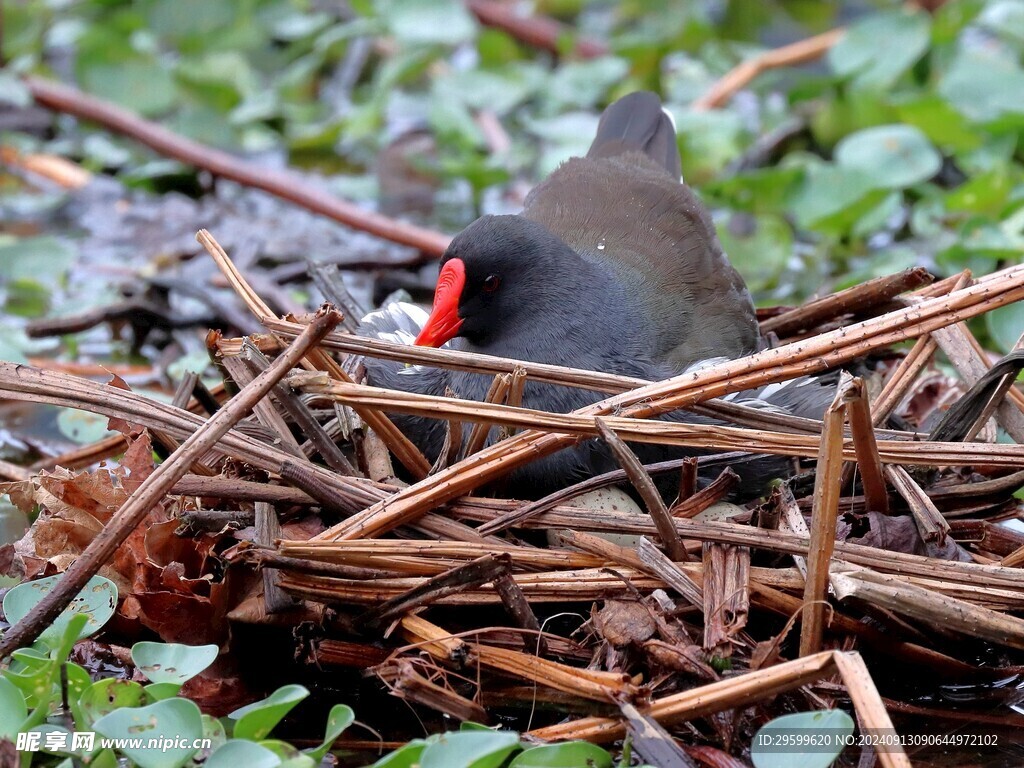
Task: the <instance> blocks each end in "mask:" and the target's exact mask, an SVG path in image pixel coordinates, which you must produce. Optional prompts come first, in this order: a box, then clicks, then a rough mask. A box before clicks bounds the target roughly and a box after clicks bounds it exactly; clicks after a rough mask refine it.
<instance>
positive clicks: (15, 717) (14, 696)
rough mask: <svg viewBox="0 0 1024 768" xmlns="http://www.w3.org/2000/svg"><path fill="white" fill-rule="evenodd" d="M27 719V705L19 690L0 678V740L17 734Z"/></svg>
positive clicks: (11, 738) (12, 739)
mask: <svg viewBox="0 0 1024 768" xmlns="http://www.w3.org/2000/svg"><path fill="white" fill-rule="evenodd" d="M27 717H28V704H27V703H26V702H25V696H24V694H22V692H21V690H20V689H19V688H18V686H16V685H15V684H14V683H12V682H11V681H10V680H8V679H7V678H6V677H2V676H0V739H10V740H11V741H14V737H15V736H16V735H17V734H18V729H19V728H20V727H21V724H22V723H23V722H25V718H27Z"/></svg>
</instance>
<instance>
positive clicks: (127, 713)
mask: <svg viewBox="0 0 1024 768" xmlns="http://www.w3.org/2000/svg"><path fill="white" fill-rule="evenodd" d="M93 728H94V729H95V730H96V732H97V733H99V734H101V735H103V736H106V737H107V738H109V739H141V744H142V745H141V746H139V747H135V746H129V747H122V748H121V750H120V751H121V752H122V753H123V754H125V755H126V756H127V757H129V758H131V759H132V761H133V762H135V764H136V765H138V766H139V768H180V766H182V765H184V764H185V763H186V762H188V759H189V758H190V757H192V755H194V754H195V753H196V752H198V751H199V750H198V747H193V746H191V744H192V743H193V742H194V741H195V740H196V739H199V738H201V737H202V735H203V719H202V713H200V711H199V707H197V706H196V705H195V703H194V702H192V701H189V700H188V699H178V698H175V699H166V700H165V701H158V702H157V703H156V704H150V705H149V706H148V707H135V708H122V709H116V710H114V711H113V712H111V713H110V714H109V715H106V716H105V717H102V718H100V719H99V720H97V721H96V722H95V723H94V724H93ZM160 739H163V740H164V741H162V742H161V741H154V742H153V744H152V746H151V745H150V740H160ZM176 741H182V742H184V743H185V744H186V745H188V746H182V747H174V746H167V745H169V744H171V743H174V742H176ZM160 744H163V745H165V746H166V747H167V748H166V749H165V748H161V747H160V746H159V745H160Z"/></svg>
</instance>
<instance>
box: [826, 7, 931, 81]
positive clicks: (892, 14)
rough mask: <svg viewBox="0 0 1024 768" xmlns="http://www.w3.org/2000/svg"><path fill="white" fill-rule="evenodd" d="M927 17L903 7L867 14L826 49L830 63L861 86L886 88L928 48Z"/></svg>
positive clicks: (928, 25)
mask: <svg viewBox="0 0 1024 768" xmlns="http://www.w3.org/2000/svg"><path fill="white" fill-rule="evenodd" d="M929 19H930V17H929V16H928V14H927V13H925V12H923V11H918V10H909V9H906V8H900V9H896V10H892V11H887V12H883V13H873V14H866V15H865V16H864V17H863V18H862V19H860V20H859V21H857V22H855V23H854V24H851V25H850V27H849V28H848V29H847V31H846V33H845V34H844V35H843V36H842V38H840V40H839V42H838V43H836V44H835V45H834V46H832V48H831V49H830V50H829V52H828V61H829V64H831V65H832V70H833V71H834V72H835V73H836V74H838V75H851V76H853V81H854V83H855V84H856V85H858V86H860V87H864V88H876V89H883V88H888V87H889V86H891V85H892V84H893V83H894V82H896V80H897V79H898V78H899V76H900V75H902V74H903V73H904V72H906V71H907V70H908V69H909V68H910V67H911V65H913V63H914V62H915V61H917V60H918V59H919V58H921V56H922V55H924V52H925V51H927V50H928V33H929V28H930V23H929Z"/></svg>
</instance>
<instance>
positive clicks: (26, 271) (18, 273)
mask: <svg viewBox="0 0 1024 768" xmlns="http://www.w3.org/2000/svg"><path fill="white" fill-rule="evenodd" d="M77 258H78V249H77V248H75V247H74V246H73V245H70V244H68V243H66V242H64V241H63V240H58V239H57V238H56V237H50V236H49V235H42V236H40V237H25V238H22V239H20V240H15V241H14V242H13V243H5V244H3V245H0V280H5V281H6V280H34V281H36V282H37V283H42V284H44V285H51V286H52V285H56V284H57V283H58V282H59V281H60V280H61V279H62V278H63V277H64V275H65V273H66V272H67V271H68V269H69V268H70V267H71V265H72V264H74V263H75V259H77Z"/></svg>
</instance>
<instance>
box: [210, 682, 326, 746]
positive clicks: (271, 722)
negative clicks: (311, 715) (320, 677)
mask: <svg viewBox="0 0 1024 768" xmlns="http://www.w3.org/2000/svg"><path fill="white" fill-rule="evenodd" d="M307 696H309V691H308V690H307V689H306V688H305V687H303V686H301V685H285V686H282V687H281V688H278V689H277V690H276V691H274V692H273V693H272V694H270V696H268V697H267V698H265V699H263V700H262V701H255V702H253V703H252V704H249V705H247V706H244V707H242V708H240V709H236V710H235V711H234V712H232V713H231V714H230V715H229V717H230V718H231V719H232V720H235V721H236V722H235V728H234V731H233V733H232V735H233V736H234V737H235V738H236V739H250V740H252V741H259V740H260V739H264V738H266V737H267V735H268V734H269V733H270V732H271V731H272V730H274V726H276V725H277V724H278V723H279V722H281V719H282V718H283V717H284V716H285V715H287V714H288V713H289V712H290V711H291V710H292V708H293V707H294V706H295V705H296V704H298V703H299V702H300V701H302V700H303V699H304V698H306V697H307Z"/></svg>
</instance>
